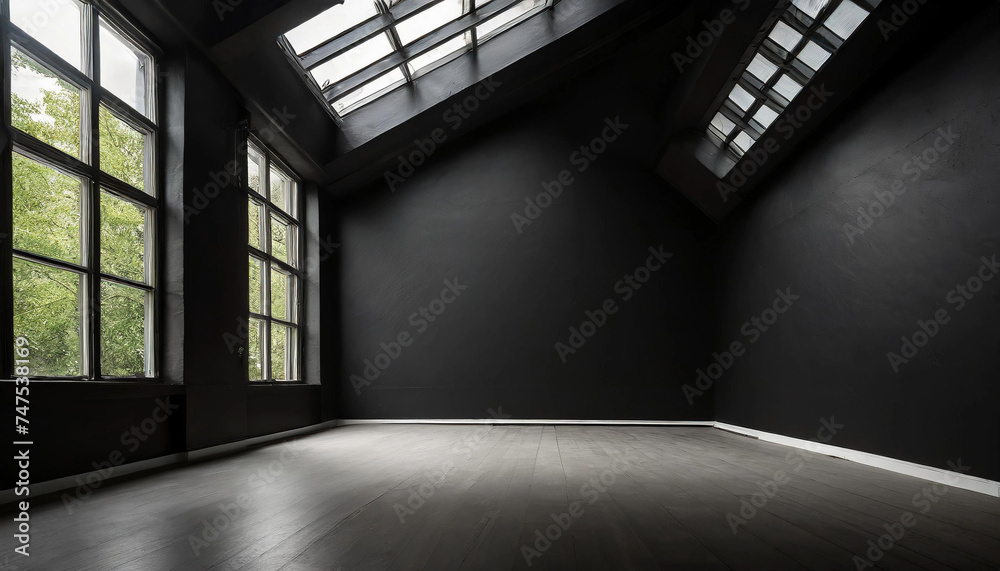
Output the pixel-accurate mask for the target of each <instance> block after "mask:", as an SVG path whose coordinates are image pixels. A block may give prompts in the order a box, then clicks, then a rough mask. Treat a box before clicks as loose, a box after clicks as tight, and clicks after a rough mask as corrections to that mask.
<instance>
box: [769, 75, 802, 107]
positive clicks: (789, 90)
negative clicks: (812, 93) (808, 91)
mask: <svg viewBox="0 0 1000 571" xmlns="http://www.w3.org/2000/svg"><path fill="white" fill-rule="evenodd" d="M774 90H775V91H777V92H778V93H780V94H781V96H782V97H784V98H785V99H787V100H788V101H791V100H792V99H795V96H796V95H798V94H799V92H800V91H802V85H800V84H799V82H797V81H795V80H794V79H792V78H791V77H788V76H787V75H783V76H781V79H779V80H778V82H777V83H775V84H774Z"/></svg>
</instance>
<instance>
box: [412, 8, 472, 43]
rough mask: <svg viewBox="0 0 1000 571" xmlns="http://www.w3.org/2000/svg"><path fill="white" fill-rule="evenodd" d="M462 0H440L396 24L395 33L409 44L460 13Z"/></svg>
mask: <svg viewBox="0 0 1000 571" xmlns="http://www.w3.org/2000/svg"><path fill="white" fill-rule="evenodd" d="M462 11H463V9H462V0H441V1H440V2H438V3H437V4H435V5H434V6H431V7H430V8H428V9H426V10H423V11H422V12H419V13H417V14H415V15H413V16H410V17H409V18H407V19H405V20H403V21H402V22H400V23H398V24H396V33H397V34H398V35H399V41H401V42H403V45H404V46H405V45H409V44H411V43H413V42H414V41H416V40H418V39H419V38H421V37H423V36H426V35H427V34H429V33H430V32H433V31H434V30H436V29H438V28H440V27H441V26H444V25H445V24H447V23H449V22H451V21H452V20H455V19H457V18H458V17H459V16H461V15H462Z"/></svg>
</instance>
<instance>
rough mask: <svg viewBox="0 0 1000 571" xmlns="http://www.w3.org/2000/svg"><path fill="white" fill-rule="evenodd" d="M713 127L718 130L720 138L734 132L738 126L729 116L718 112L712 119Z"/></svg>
mask: <svg viewBox="0 0 1000 571" xmlns="http://www.w3.org/2000/svg"><path fill="white" fill-rule="evenodd" d="M712 127H714V128H715V130H716V131H717V132H718V135H719V137H720V138H722V139H725V138H726V137H728V136H729V134H730V133H732V132H733V129H735V128H736V123H733V122H732V121H730V120H729V118H728V117H726V116H725V115H723V114H722V113H716V114H715V117H714V118H713V119H712Z"/></svg>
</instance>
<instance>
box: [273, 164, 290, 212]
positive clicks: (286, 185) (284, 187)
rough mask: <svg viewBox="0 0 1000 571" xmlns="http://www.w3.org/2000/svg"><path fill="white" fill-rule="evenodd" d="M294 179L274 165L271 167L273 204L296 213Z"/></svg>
mask: <svg viewBox="0 0 1000 571" xmlns="http://www.w3.org/2000/svg"><path fill="white" fill-rule="evenodd" d="M292 184H293V183H292V179H291V177H289V176H288V175H287V174H285V173H283V172H281V171H280V170H278V169H276V168H274V167H272V168H271V195H270V196H271V204H274V205H275V206H277V207H278V208H280V209H282V210H284V211H285V212H286V213H288V214H295V212H294V210H295V209H294V208H293V204H292V200H293V197H294V194H295V193H294V192H293V191H292Z"/></svg>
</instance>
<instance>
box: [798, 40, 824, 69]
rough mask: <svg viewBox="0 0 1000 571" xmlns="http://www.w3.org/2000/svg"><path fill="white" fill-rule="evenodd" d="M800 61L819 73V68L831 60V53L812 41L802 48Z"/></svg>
mask: <svg viewBox="0 0 1000 571" xmlns="http://www.w3.org/2000/svg"><path fill="white" fill-rule="evenodd" d="M799 59H800V60H802V63H804V64H806V65H808V66H809V67H810V68H812V69H813V70H815V71H819V68H820V67H822V66H823V64H824V63H826V60H828V59H830V52H828V51H826V50H824V49H823V48H821V47H819V45H817V44H816V42H813V41H810V42H809V43H807V44H806V45H805V46H803V47H802V51H800V52H799Z"/></svg>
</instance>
